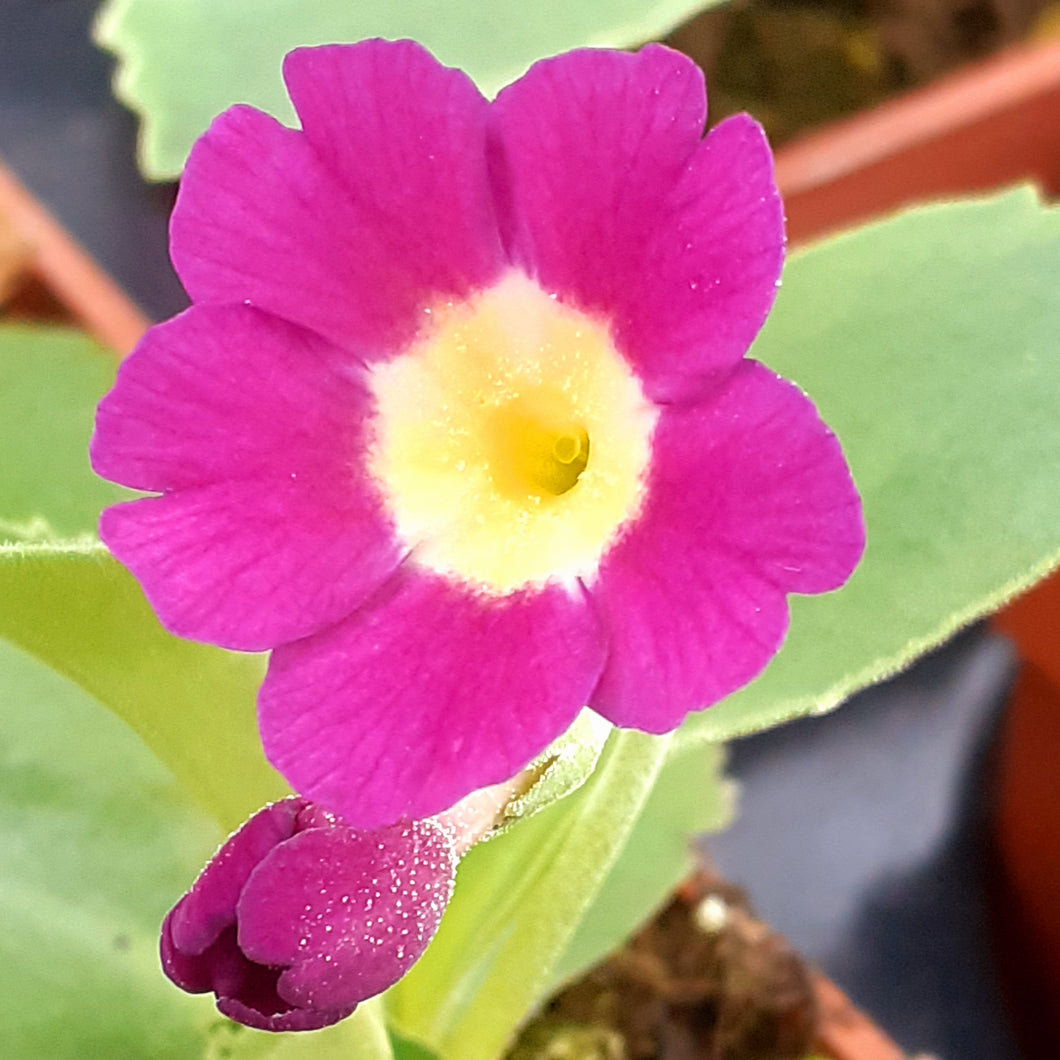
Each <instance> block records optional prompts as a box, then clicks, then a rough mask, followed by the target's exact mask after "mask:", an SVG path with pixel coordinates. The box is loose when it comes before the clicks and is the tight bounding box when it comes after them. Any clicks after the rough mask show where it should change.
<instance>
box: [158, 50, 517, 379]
mask: <svg viewBox="0 0 1060 1060" xmlns="http://www.w3.org/2000/svg"><path fill="white" fill-rule="evenodd" d="M285 71H286V77H287V80H288V84H289V87H290V91H291V95H292V97H293V99H294V102H295V105H296V107H297V108H298V110H299V111H300V115H301V118H302V121H303V123H304V125H305V126H306V133H305V134H303V133H302V132H300V131H294V130H290V129H285V128H283V127H282V126H280V125H279V124H277V123H276V122H275V121H273V120H272V119H271V118H269V117H267V116H266V115H264V114H261V113H260V112H258V111H255V110H253V109H252V108H249V107H234V108H232V109H231V110H229V111H227V112H225V113H224V114H222V115H221V116H220V117H219V118H218V119H217V120H216V121H215V122H214V123H213V125H212V126H211V127H210V129H209V130H208V131H207V133H206V134H205V135H204V136H203V137H202V138H201V139H200V140H199V142H198V143H197V144H196V146H195V148H194V149H193V151H192V153H191V156H190V158H189V159H188V163H187V166H186V168H185V171H184V177H183V180H182V182H181V191H180V195H179V198H178V200H177V205H176V208H175V209H174V212H173V220H172V225H171V253H172V256H173V263H174V265H175V267H176V269H177V272H178V273H179V275H180V278H181V280H182V281H183V282H184V285H185V287H186V288H187V290H188V293H189V294H190V295H191V297H192V298H193V299H194V300H195V301H197V302H243V301H244V300H246V301H249V302H251V303H253V304H255V305H258V306H260V307H262V308H264V309H267V310H269V311H270V312H273V313H276V314H278V315H279V316H282V317H285V318H287V319H289V320H292V321H295V322H297V323H301V324H304V325H306V326H307V327H309V328H311V329H312V330H314V331H317V332H318V333H320V334H321V335H324V336H326V337H328V338H330V339H331V340H333V341H334V342H337V343H338V344H339V345H341V346H343V347H344V348H346V349H350V350H353V351H354V352H356V353H357V354H358V355H359V356H361V357H363V358H365V359H377V358H380V357H388V356H391V355H393V354H394V353H395V352H397V351H399V350H400V349H402V348H403V347H405V346H406V345H407V344H408V342H409V341H410V340H411V338H412V337H413V336H414V335H415V333H416V331H417V329H418V328H419V326H420V324H421V322H422V320H423V312H422V311H423V308H424V307H425V305H427V304H429V303H431V302H434V301H438V300H439V299H441V298H447V297H453V298H464V297H466V296H467V295H468V294H469V293H471V292H472V291H474V290H476V289H478V288H481V287H483V286H486V285H487V284H488V283H489V282H490V281H491V280H492V279H493V278H495V277H496V276H497V275H498V273H499V272H500V270H501V268H502V265H503V259H502V252H501V248H500V243H499V239H498V236H497V231H496V223H495V221H494V219H493V209H492V200H491V196H490V191H489V181H488V174H487V166H486V147H485V129H486V115H487V113H488V105H487V103H486V101H485V100H484V99H483V98H482V97H481V96H480V95H479V94H478V92H477V91H476V90H475V88H474V86H473V85H471V83H470V82H469V81H468V80H467V78H466V77H465V76H464V75H463V74H461V73H459V72H458V71H453V70H447V69H445V68H444V67H442V66H440V65H439V64H438V63H437V62H435V61H434V60H433V59H432V58H431V57H430V56H429V55H428V54H427V53H426V52H424V51H423V49H421V48H419V47H418V46H417V45H413V44H411V43H408V42H405V43H403V44H397V45H394V44H386V43H385V42H382V41H369V42H365V43H363V44H359V45H351V46H333V47H325V48H320V49H301V50H299V51H297V52H294V53H292V55H291V56H289V57H288V61H287V64H286V67H285ZM338 141H341V143H340V142H338Z"/></svg>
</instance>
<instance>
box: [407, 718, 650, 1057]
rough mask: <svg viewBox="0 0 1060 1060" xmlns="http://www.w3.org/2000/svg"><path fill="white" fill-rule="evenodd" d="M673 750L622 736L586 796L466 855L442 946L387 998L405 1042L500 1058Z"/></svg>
mask: <svg viewBox="0 0 1060 1060" xmlns="http://www.w3.org/2000/svg"><path fill="white" fill-rule="evenodd" d="M668 743H669V741H668V739H667V738H666V737H658V736H648V735H646V734H644V733H638V732H619V731H616V732H615V733H613V734H612V736H611V737H610V739H609V740H608V743H607V745H606V747H605V749H604V752H603V755H602V756H601V759H600V764H599V765H598V766H597V768H596V771H595V772H594V773H593V775H592V777H590V779H589V780H588V781H587V782H586V783H585V784H584V785H583V786H582V787H581V788H580V789H579V790H578V791H576V792H575V793H574V794H572V795H570V796H568V797H567V798H566V799H563V800H562V801H560V802H555V803H553V804H552V805H551V806H549V807H548V808H547V809H544V810H542V811H541V812H540V813H538V814H535V815H534V816H533V817H530V818H526V819H524V820H523V821H521V822H520V823H519V824H518V825H517V826H516V827H514V828H512V829H511V830H510V831H508V832H506V833H504V834H502V835H500V836H498V837H497V838H495V839H492V840H490V841H489V842H486V843H482V844H480V845H479V846H477V847H475V848H474V849H473V850H472V851H471V852H470V853H469V854H468V855H467V857H466V858H465V859H464V861H463V862H462V863H461V865H460V869H459V871H458V873H457V884H456V892H455V894H454V896H453V900H452V902H451V903H450V905H449V908H448V910H447V911H446V914H445V917H444V918H443V920H442V925H441V928H440V929H439V932H438V935H437V937H436V938H435V940H434V942H433V943H432V944H431V946H430V948H429V949H428V950H427V952H426V953H425V954H424V956H423V958H422V959H421V960H420V962H419V963H418V964H417V965H416V966H415V967H414V968H413V969H412V971H411V972H410V973H409V975H407V976H406V977H405V978H404V979H403V980H402V981H401V982H399V983H398V984H397V985H396V986H394V987H392V988H391V989H390V991H388V993H387V995H386V997H387V1009H388V1012H389V1015H390V1019H391V1021H392V1023H393V1025H394V1027H395V1028H396V1030H397V1031H398V1032H399V1033H400V1034H401V1035H402V1036H404V1037H407V1038H410V1039H413V1040H415V1041H419V1042H423V1043H424V1044H425V1045H427V1046H428V1047H429V1048H430V1049H432V1050H433V1051H434V1052H436V1053H437V1054H438V1055H439V1056H440V1057H441V1058H443V1060H495V1057H497V1056H498V1055H500V1053H501V1051H502V1050H503V1048H504V1046H505V1044H506V1043H507V1042H508V1041H509V1039H510V1038H511V1037H512V1035H513V1033H514V1032H515V1030H516V1028H517V1027H518V1024H519V1023H520V1021H522V1020H523V1019H524V1018H525V1017H526V1016H527V1015H528V1013H529V1011H530V1008H531V1006H532V1005H533V1004H534V1003H535V1002H536V1001H537V1000H539V999H540V998H541V997H542V995H543V993H544V991H545V990H546V988H547V987H548V985H549V982H550V979H551V974H552V969H553V968H554V967H555V965H556V962H557V961H558V960H559V958H560V956H561V955H562V953H563V951H564V950H565V949H566V948H567V946H568V944H569V943H570V940H571V938H572V936H573V934H574V931H575V929H576V928H577V925H578V923H579V921H580V920H581V918H582V916H583V915H584V912H585V910H586V909H587V908H588V907H589V905H590V904H591V903H592V901H593V899H594V898H595V897H596V894H597V892H598V891H599V889H600V887H601V885H602V884H603V882H604V879H605V877H606V876H607V873H608V870H609V869H610V867H611V865H612V864H613V863H614V860H615V858H616V857H617V856H618V854H619V853H620V852H621V850H622V848H623V846H624V845H625V843H626V839H627V837H628V835H629V833H630V830H631V829H632V828H633V826H634V824H635V822H636V820H637V817H638V816H639V815H640V813H641V812H642V810H643V809H644V806H645V803H646V801H647V800H648V797H649V796H650V794H651V790H652V787H653V785H654V783H655V779H656V777H657V775H658V773H659V770H660V769H661V768H662V765H663V762H664V760H665V757H666V751H667V747H668Z"/></svg>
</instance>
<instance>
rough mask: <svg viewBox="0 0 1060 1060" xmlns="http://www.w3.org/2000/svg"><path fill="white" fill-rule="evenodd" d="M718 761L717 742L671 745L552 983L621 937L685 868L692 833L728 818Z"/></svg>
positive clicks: (721, 754)
mask: <svg viewBox="0 0 1060 1060" xmlns="http://www.w3.org/2000/svg"><path fill="white" fill-rule="evenodd" d="M724 764H725V749H724V748H723V747H721V746H719V745H718V744H710V743H701V744H698V745H693V746H691V747H688V746H684V747H682V746H680V745H678V744H676V743H674V744H672V745H671V751H670V754H669V756H668V757H667V760H666V764H665V765H664V766H663V768H662V771H661V772H660V773H659V776H658V778H657V780H656V782H655V786H654V788H652V792H651V795H650V796H649V797H648V801H647V803H646V804H645V806H644V809H643V810H642V811H641V814H640V816H639V817H638V818H637V823H636V825H635V826H634V827H633V831H632V832H631V833H630V834H629V838H628V839H627V840H626V844H625V846H624V847H623V849H622V853H621V854H620V856H619V857H618V859H617V860H616V861H615V862H614V864H613V865H612V866H611V871H610V872H609V873H608V874H607V878H606V880H605V881H604V884H603V887H602V888H601V889H600V892H599V894H597V896H596V899H595V900H594V902H593V903H592V905H591V906H590V907H589V908H588V910H587V912H586V914H585V917H584V919H583V920H582V921H581V923H580V924H579V925H578V929H577V931H576V932H575V934H574V937H573V938H572V939H571V941H570V943H569V944H568V946H567V949H566V950H565V951H564V954H563V957H562V958H561V959H560V961H559V963H558V964H557V965H556V968H555V969H554V971H553V973H552V985H553V986H558V985H559V984H560V983H561V982H564V981H566V980H569V979H572V978H574V977H575V976H576V975H578V974H579V973H581V972H583V971H584V970H585V969H586V968H589V967H591V966H592V965H594V964H596V963H597V962H598V961H600V960H602V959H603V958H604V957H605V956H606V955H607V954H608V953H610V952H611V951H612V950H614V949H615V948H616V947H618V946H619V945H620V944H621V943H622V942H623V941H624V940H625V939H626V938H628V937H629V936H630V935H631V934H632V933H633V932H634V931H635V930H636V929H637V928H638V927H639V926H640V925H641V924H642V923H643V922H644V921H646V920H647V919H648V917H649V916H651V914H652V913H653V912H655V910H656V909H658V908H659V907H660V906H661V905H662V904H663V903H664V902H665V901H666V899H667V898H668V897H669V895H670V894H671V892H672V891H673V889H674V888H675V887H676V886H677V885H678V883H680V882H681V880H683V879H684V878H685V877H686V876H687V875H688V874H689V871H690V870H691V868H692V865H693V861H694V858H693V852H692V841H693V838H694V837H695V836H697V835H703V834H704V833H708V832H717V831H720V830H721V829H722V828H724V827H725V826H726V825H727V824H728V823H729V821H730V820H731V818H732V813H733V809H734V802H735V792H734V787H733V784H732V782H731V781H729V780H726V779H725V777H724V776H723V775H722V769H723V767H724Z"/></svg>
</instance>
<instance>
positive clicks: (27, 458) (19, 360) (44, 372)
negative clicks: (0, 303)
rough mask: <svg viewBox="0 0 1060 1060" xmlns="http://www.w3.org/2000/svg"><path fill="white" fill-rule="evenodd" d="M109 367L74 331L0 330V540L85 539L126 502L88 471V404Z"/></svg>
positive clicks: (91, 411) (110, 375) (105, 385)
mask: <svg viewBox="0 0 1060 1060" xmlns="http://www.w3.org/2000/svg"><path fill="white" fill-rule="evenodd" d="M116 369H117V361H116V359H115V358H114V355H113V354H111V353H108V352H107V351H105V350H103V349H102V348H101V347H100V346H98V345H97V344H96V343H95V342H93V341H92V340H91V339H90V338H88V337H87V336H86V335H84V334H83V333H81V332H78V331H72V330H70V329H68V328H59V327H41V326H39V325H35V326H30V325H25V324H4V325H0V453H3V467H4V471H3V474H2V475H0V540H3V539H4V538H7V539H14V538H27V537H41V536H47V535H51V536H65V537H70V536H72V535H76V534H82V533H93V532H95V529H96V522H97V520H98V518H99V513H100V511H101V510H102V509H103V508H104V507H106V506H107V505H108V504H114V503H116V502H117V501H121V500H125V499H127V498H128V497H129V496H130V494H128V493H127V492H126V491H124V490H122V489H120V488H119V487H118V486H112V485H111V484H110V483H108V482H104V481H103V480H102V479H100V478H97V477H96V476H95V475H94V474H93V473H92V471H91V469H90V468H89V465H88V439H89V437H90V436H91V434H92V421H93V417H94V415H95V409H96V404H97V402H98V401H99V399H100V398H101V397H102V396H103V394H104V393H105V392H106V391H107V390H108V389H109V388H110V386H111V384H112V383H113V382H114V373H115V371H116Z"/></svg>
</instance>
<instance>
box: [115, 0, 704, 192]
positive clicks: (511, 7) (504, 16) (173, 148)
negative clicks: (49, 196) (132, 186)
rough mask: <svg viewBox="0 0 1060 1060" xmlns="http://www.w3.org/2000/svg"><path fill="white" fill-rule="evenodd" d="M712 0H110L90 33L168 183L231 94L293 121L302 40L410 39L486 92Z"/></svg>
mask: <svg viewBox="0 0 1060 1060" xmlns="http://www.w3.org/2000/svg"><path fill="white" fill-rule="evenodd" d="M719 2H721V0H536V2H535V3H533V4H528V3H526V2H525V0H179V2H174V0H107V2H106V3H104V4H103V6H102V8H101V9H100V13H99V18H98V20H97V22H96V26H95V38H96V40H97V41H98V42H99V43H100V44H102V45H103V46H104V47H106V48H108V49H110V50H111V51H112V52H114V53H115V55H117V57H118V69H117V72H116V74H115V77H114V92H115V95H117V96H118V98H119V99H121V100H122V101H123V102H124V103H126V104H127V105H128V106H129V107H130V108H132V109H133V110H134V111H136V112H137V113H138V114H139V115H140V119H141V127H140V144H139V155H140V168H141V169H142V170H143V172H144V174H145V175H146V176H147V177H148V178H149V179H152V180H172V179H174V178H176V177H178V176H179V175H180V172H181V170H182V169H183V168H184V160H185V159H186V158H187V156H188V151H189V150H190V149H191V145H192V144H193V143H194V142H195V140H196V139H197V138H198V137H199V136H200V135H201V134H202V133H203V132H205V131H206V127H207V126H208V125H209V124H210V122H211V121H212V119H213V118H214V116H215V115H217V114H219V113H220V112H221V111H222V110H224V109H225V107H228V106H230V105H231V104H233V103H252V104H253V105H254V106H256V107H260V108H261V109H262V110H264V111H267V112H268V113H269V114H272V115H274V116H275V117H277V118H279V119H280V120H281V121H284V122H287V123H288V124H291V123H292V122H293V119H294V114H293V112H292V110H291V105H290V103H289V102H288V99H287V94H286V92H285V91H284V87H283V82H282V80H281V77H280V64H281V62H282V60H283V57H284V55H285V54H286V53H287V52H289V51H290V50H291V49H292V48H296V47H299V46H301V45H309V44H332V43H342V42H352V41H358V40H363V39H365V38H367V37H386V38H388V39H390V40H397V39H400V38H404V37H408V38H411V39H413V40H417V41H419V42H420V43H421V44H424V45H426V46H427V47H428V48H429V49H430V50H431V51H432V52H434V54H435V55H436V56H437V57H438V59H439V60H441V62H443V63H445V64H446V65H448V66H457V67H460V68H461V69H462V70H466V71H467V72H468V74H470V75H471V77H473V78H474V79H475V81H476V82H477V83H478V85H479V88H481V89H482V91H483V92H485V93H486V94H487V95H492V94H494V93H495V92H496V91H497V90H498V89H499V88H501V87H502V86H504V85H506V84H507V83H508V82H509V81H514V80H515V79H516V78H517V77H519V76H520V75H521V74H522V73H523V72H524V71H525V70H526V68H527V67H528V66H530V64H531V63H533V62H535V61H536V60H538V59H542V58H544V57H545V56H547V55H555V54H557V53H558V52H562V51H567V50H568V49H570V48H577V47H582V46H584V45H596V46H609V47H616V48H624V47H628V46H630V45H633V44H641V43H643V42H644V41H648V40H655V39H657V38H659V37H661V36H663V35H665V34H666V33H668V32H669V31H670V30H671V29H673V28H674V27H676V26H678V25H679V24H680V23H682V22H683V21H685V20H686V19H687V18H690V17H691V16H692V15H693V14H695V13H696V12H698V11H702V10H704V9H706V8H708V7H712V6H714V5H715V4H717V3H719ZM233 41H238V42H239V46H238V47H233V46H232V42H233Z"/></svg>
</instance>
